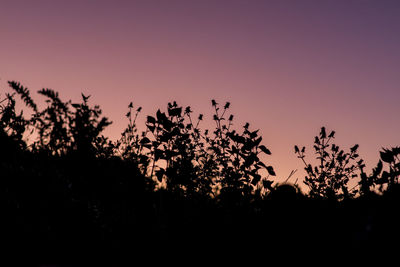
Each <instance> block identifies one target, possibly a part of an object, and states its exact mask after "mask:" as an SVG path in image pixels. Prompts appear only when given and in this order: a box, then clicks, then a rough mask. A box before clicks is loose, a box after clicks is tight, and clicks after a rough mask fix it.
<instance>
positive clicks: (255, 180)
mask: <svg viewBox="0 0 400 267" xmlns="http://www.w3.org/2000/svg"><path fill="white" fill-rule="evenodd" d="M260 180H261V175H259V174H253V180H251V184H252V185H257V184H258V182H259V181H260Z"/></svg>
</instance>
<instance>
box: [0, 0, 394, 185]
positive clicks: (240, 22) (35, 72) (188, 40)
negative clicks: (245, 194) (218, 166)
mask: <svg viewBox="0 0 400 267" xmlns="http://www.w3.org/2000/svg"><path fill="white" fill-rule="evenodd" d="M399 14H400V1H389V0H376V1H368V0H358V1H354V0H353V1H352V0H336V1H330V0H325V1H324V0H314V1H312V0H303V1H300V0H293V1H287V0H276V1H268V0H265V1H261V0H253V1H251V0H246V1H245V0H243V1H234V0H231V1H228V0H226V1H223V0H213V1H207V0H201V1H200V0H199V1H195V0H186V1H183V0H182V1H175V0H168V1H167V0H164V1H163V0H159V1H151V0H148V1H145V0H143V1H117V0H112V1H111V0H110V1H104V0H101V1H100V0H97V1H95V0H93V1H87V0H79V1H73V0H69V1H62V0H60V1H57V0H48V1H42V0H35V1H31V0H27V1H18V0H10V1H8V0H0V89H1V95H3V93H4V92H5V91H6V90H8V89H7V81H9V80H16V81H20V82H21V83H22V84H23V85H25V86H27V87H28V88H30V89H31V90H32V91H33V92H36V91H37V90H39V89H41V88H43V87H45V88H52V89H54V90H56V91H59V92H60V94H61V97H62V98H63V99H64V100H68V99H73V100H76V101H77V100H79V98H80V93H81V92H84V93H85V94H90V95H92V97H91V103H92V104H99V105H100V106H101V107H102V109H103V111H104V114H105V115H106V116H108V117H109V118H110V119H111V120H112V121H113V122H114V123H113V125H111V126H110V127H109V129H108V130H107V132H106V135H108V136H110V137H111V138H112V139H114V140H115V139H116V138H118V137H119V135H120V132H121V131H122V130H123V128H124V127H125V126H126V120H125V117H124V115H125V114H126V112H127V106H128V104H129V102H130V101H133V103H134V105H135V107H137V106H142V107H143V112H142V118H144V117H145V115H151V114H153V113H154V112H155V111H156V110H157V108H163V109H165V108H166V104H167V103H168V102H169V101H173V100H176V101H177V102H178V103H179V104H181V105H183V106H188V105H190V106H191V107H192V109H193V110H194V111H195V113H196V114H198V113H204V114H205V116H206V118H207V117H208V119H210V117H211V116H212V107H211V99H216V100H217V102H219V103H221V104H224V103H225V102H226V101H229V102H231V106H232V107H231V112H232V113H233V114H234V115H235V126H236V127H238V128H239V127H241V126H242V125H244V124H245V122H250V125H251V127H252V129H260V133H261V135H262V136H263V140H264V141H263V142H264V143H263V144H265V145H266V146H267V147H268V148H269V149H270V150H271V152H272V155H271V156H269V157H268V158H266V162H268V163H269V164H270V165H272V166H273V167H274V168H275V170H276V173H277V176H278V178H277V179H278V180H277V181H280V180H285V179H286V177H287V176H288V175H289V173H290V171H291V170H294V169H298V172H297V173H296V175H295V177H294V178H293V179H292V181H294V179H295V178H297V177H298V178H299V179H302V178H303V177H304V175H305V173H304V171H303V166H302V163H301V161H300V160H299V159H297V158H296V155H295V154H294V153H293V152H294V150H293V146H294V145H296V144H297V145H299V146H303V145H305V146H307V148H308V150H307V151H308V153H307V155H308V156H309V157H312V156H313V151H312V149H311V148H312V142H313V137H314V136H315V135H316V134H318V132H319V129H320V127H321V126H326V127H327V129H328V130H335V131H336V132H337V135H336V140H335V143H336V144H338V145H340V146H341V147H343V148H346V149H347V148H349V147H350V146H352V145H354V144H356V143H358V144H359V145H360V148H359V152H360V156H361V157H362V158H364V159H365V161H366V162H367V172H368V173H369V172H370V171H371V169H372V168H373V167H374V166H375V164H376V162H377V160H378V155H379V150H380V149H381V147H390V146H396V145H400V140H399V133H400V123H399V118H400V105H399V102H400V87H399V86H400V15H399ZM34 97H35V99H36V100H37V101H38V102H40V100H41V98H40V97H39V96H37V94H34ZM209 123H210V121H208V122H205V124H204V126H205V128H207V127H206V126H208V125H209ZM307 151H306V152H307Z"/></svg>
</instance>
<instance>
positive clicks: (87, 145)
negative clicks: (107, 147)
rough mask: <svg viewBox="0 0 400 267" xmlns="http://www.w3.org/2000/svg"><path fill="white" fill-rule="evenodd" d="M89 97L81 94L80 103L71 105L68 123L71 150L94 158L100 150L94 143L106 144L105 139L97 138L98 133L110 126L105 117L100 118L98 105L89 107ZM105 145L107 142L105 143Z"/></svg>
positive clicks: (100, 112)
mask: <svg viewBox="0 0 400 267" xmlns="http://www.w3.org/2000/svg"><path fill="white" fill-rule="evenodd" d="M89 98H90V96H85V95H84V94H82V103H76V104H71V105H72V107H74V108H75V111H73V112H72V115H71V119H70V121H69V128H70V131H71V137H72V140H73V141H72V144H71V146H72V150H73V151H76V152H77V153H79V154H80V155H83V156H95V155H96V153H97V152H98V151H96V148H97V149H101V146H99V145H96V143H98V142H101V143H104V142H106V140H104V139H105V137H104V136H103V137H101V138H100V139H99V138H98V137H99V136H100V133H101V132H102V131H103V130H104V129H105V128H106V127H107V126H109V125H110V124H111V122H110V121H109V120H108V118H107V117H101V118H100V115H101V114H102V111H101V109H100V107H99V106H98V105H95V106H94V107H89V105H88V100H89ZM106 143H107V142H106Z"/></svg>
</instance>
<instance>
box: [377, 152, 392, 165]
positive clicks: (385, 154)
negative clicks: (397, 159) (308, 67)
mask: <svg viewBox="0 0 400 267" xmlns="http://www.w3.org/2000/svg"><path fill="white" fill-rule="evenodd" d="M379 153H380V156H381V159H382V160H383V161H384V162H387V163H391V162H393V161H394V156H393V154H392V152H391V151H388V150H385V151H384V152H383V151H380V152H379Z"/></svg>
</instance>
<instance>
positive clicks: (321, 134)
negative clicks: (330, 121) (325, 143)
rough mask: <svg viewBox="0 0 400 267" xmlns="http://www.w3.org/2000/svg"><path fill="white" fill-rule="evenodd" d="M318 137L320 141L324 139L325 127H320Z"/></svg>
mask: <svg viewBox="0 0 400 267" xmlns="http://www.w3.org/2000/svg"><path fill="white" fill-rule="evenodd" d="M319 136H320V137H321V139H324V138H326V131H325V127H322V128H321V132H320V133H319Z"/></svg>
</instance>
